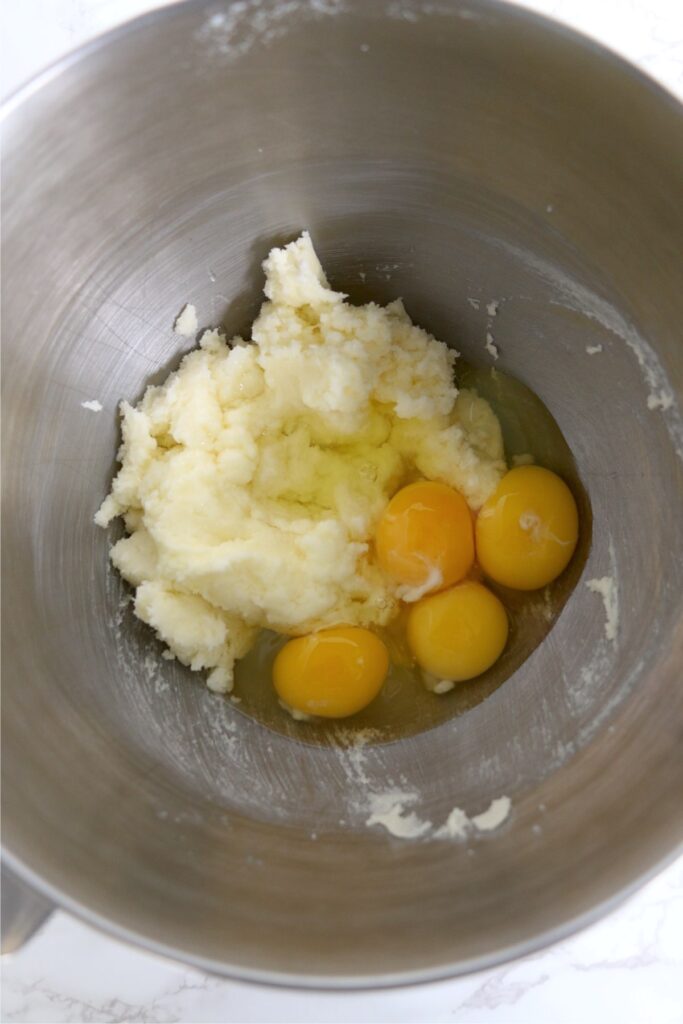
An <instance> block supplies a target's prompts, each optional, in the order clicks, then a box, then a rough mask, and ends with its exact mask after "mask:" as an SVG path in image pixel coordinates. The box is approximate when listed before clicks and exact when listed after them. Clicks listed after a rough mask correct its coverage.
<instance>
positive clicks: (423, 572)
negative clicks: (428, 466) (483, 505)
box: [375, 480, 474, 601]
mask: <svg viewBox="0 0 683 1024" xmlns="http://www.w3.org/2000/svg"><path fill="white" fill-rule="evenodd" d="M375 547H376V551H377V559H378V561H379V563H380V565H381V566H382V568H383V569H385V571H386V572H388V573H389V575H390V576H393V578H394V579H395V580H397V581H398V582H399V583H401V584H403V588H404V592H403V594H402V595H401V596H403V597H404V599H405V600H407V601H414V600H417V599H418V598H419V597H421V596H422V595H423V594H427V593H432V592H433V591H436V590H441V589H443V588H444V587H450V586H452V585H453V584H454V583H457V582H458V580H461V579H462V578H463V576H465V575H466V573H467V572H469V570H470V568H471V567H472V563H473V561H474V530H473V526H472V515H471V513H470V509H469V506H468V504H467V502H466V501H465V499H464V498H463V496H462V494H460V493H459V492H458V491H454V490H453V488H452V487H448V486H447V485H446V484H442V483H433V482H431V481H428V480H423V481H420V482H418V483H414V484H409V485H408V486H407V487H404V488H402V490H400V491H398V492H397V493H396V494H395V495H394V496H393V498H392V499H391V501H390V502H389V504H388V505H387V507H386V509H385V510H384V512H383V514H382V518H381V519H380V521H379V524H378V526H377V533H376V535H375Z"/></svg>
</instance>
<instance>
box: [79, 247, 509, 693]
mask: <svg viewBox="0 0 683 1024" xmlns="http://www.w3.org/2000/svg"><path fill="white" fill-rule="evenodd" d="M264 270H265V273H266V285H265V294H266V296H267V301H266V302H265V303H264V304H263V306H262V308H261V311H260V313H259V316H258V318H257V319H256V321H255V323H254V325H253V328H252V337H251V341H250V342H246V341H244V340H242V339H241V338H233V339H232V340H231V341H228V340H226V338H225V337H224V336H223V335H222V334H220V333H219V332H218V331H207V332H206V333H205V334H204V335H203V337H202V340H201V343H200V346H199V348H198V349H196V350H195V351H193V352H191V353H190V354H189V355H187V356H186V357H185V358H184V359H183V361H182V363H181V365H180V367H179V369H178V370H177V372H175V373H172V374H171V375H170V376H169V378H168V379H167V380H166V382H165V383H164V384H163V385H161V386H160V387H150V388H148V389H147V391H146V393H145V395H144V397H143V399H142V401H141V402H140V403H139V405H138V406H136V407H132V406H131V405H129V404H128V403H127V402H123V403H122V405H121V414H122V420H123V424H122V429H123V444H122V446H121V449H120V452H119V460H120V462H121V468H120V470H119V472H118V475H117V476H116V478H115V480H114V482H113V484H112V490H111V494H110V495H109V496H108V497H107V498H106V499H105V501H104V503H103V504H102V507H101V508H100V510H99V512H98V513H97V515H96V517H95V521H96V522H97V523H98V524H99V525H100V526H107V524H108V523H109V522H110V521H111V520H112V519H113V518H114V517H115V516H119V515H120V516H123V518H124V522H125V525H126V529H127V531H128V534H129V536H127V537H125V538H124V539H122V540H120V541H119V542H118V543H117V544H115V545H114V547H113V548H112V551H111V558H112V562H113V563H114V565H115V566H116V567H117V569H119V571H120V572H121V574H122V575H123V576H124V578H125V579H126V580H128V582H129V583H131V584H132V586H133V587H135V611H136V614H137V615H138V616H139V617H140V618H141V619H142V620H143V621H144V622H146V623H148V624H149V625H151V626H152V627H153V628H154V629H155V630H156V632H157V633H158V635H159V636H160V637H161V639H162V640H163V641H164V642H165V643H166V644H167V646H168V648H169V649H170V651H171V652H172V653H173V654H174V655H175V656H176V657H177V658H178V659H179V660H180V661H182V662H183V663H184V664H186V665H189V666H190V667H191V668H193V669H196V670H200V669H208V670H209V675H208V685H209V686H210V687H211V689H213V690H217V691H221V692H226V691H228V690H230V689H231V687H232V677H233V666H234V662H235V659H237V658H240V657H242V656H243V655H244V654H245V653H246V652H247V651H248V650H249V648H250V646H251V644H252V643H253V641H254V638H255V636H256V633H257V631H258V629H259V628H262V627H266V628H269V629H274V630H277V631H279V632H282V633H288V634H304V633H308V632H310V631H312V630H316V629H319V628H321V627H323V626H329V625H333V624H338V623H343V624H346V625H361V626H373V625H383V624H386V623H387V622H388V621H389V620H390V619H391V618H392V616H393V615H394V614H395V613H396V610H397V607H398V596H397V584H396V583H395V582H394V581H393V580H391V579H390V578H389V577H388V576H387V575H386V574H385V573H384V572H383V570H382V569H380V567H379V566H378V565H377V564H376V562H375V560H374V556H373V550H372V546H371V538H372V536H373V534H374V531H375V528H376V525H377V522H378V519H379V517H380V515H381V513H382V510H383V509H384V507H385V506H386V504H387V502H388V500H389V498H390V497H391V496H392V495H393V494H394V493H395V492H396V491H397V489H398V488H399V487H401V486H402V485H404V484H405V483H407V482H409V481H411V480H414V479H418V478H421V477H427V478H429V479H432V480H439V481H443V482H445V483H448V484H450V485H451V486H452V487H454V488H456V489H457V490H458V491H460V492H461V494H463V495H464V497H465V498H466V499H467V502H468V504H469V505H470V507H471V508H472V509H475V510H476V509H478V508H479V507H480V506H481V505H482V504H483V503H484V501H486V499H487V498H488V497H489V496H490V495H491V494H492V493H493V492H494V491H495V489H496V487H497V485H498V483H499V481H500V479H501V477H502V475H503V473H504V471H505V463H504V458H503V443H502V437H501V432H500V427H499V424H498V421H497V419H496V417H495V416H494V414H493V412H492V410H491V408H490V407H489V405H488V404H487V403H486V402H485V401H484V400H483V399H480V398H479V397H478V396H477V395H476V394H475V393H474V392H470V391H460V392H458V390H457V388H456V387H455V384H454V379H453V364H454V360H455V353H454V352H453V351H452V350H451V349H449V348H448V347H447V346H446V345H444V344H443V343H441V342H439V341H436V340H435V339H434V338H433V337H431V335H429V334H427V333H426V331H423V330H421V329H420V328H419V327H416V326H414V325H413V324H412V323H411V321H410V318H409V317H408V315H407V313H406V312H405V310H404V308H403V305H402V303H401V302H400V301H397V302H393V303H391V304H390V305H388V306H386V307H384V308H382V307H380V306H377V305H375V304H374V303H369V304H368V305H366V306H360V307H358V306H352V305H350V304H348V303H347V302H345V296H344V295H342V294H340V293H338V292H334V291H332V290H331V289H330V287H329V285H328V283H327V280H326V278H325V275H324V273H323V270H322V267H321V266H320V263H319V261H318V258H317V256H316V254H315V251H314V249H313V246H312V244H311V240H310V238H309V236H308V234H307V233H304V234H303V235H302V236H301V237H300V238H299V239H298V240H297V241H296V242H292V243H291V244H290V245H288V246H285V247H284V248H282V249H273V250H272V252H271V253H270V255H269V256H268V258H267V259H266V261H265V263H264Z"/></svg>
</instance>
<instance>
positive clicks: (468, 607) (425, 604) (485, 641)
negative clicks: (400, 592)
mask: <svg viewBox="0 0 683 1024" xmlns="http://www.w3.org/2000/svg"><path fill="white" fill-rule="evenodd" d="M407 633H408V643H409V645H410V649H411V650H412V652H413V654H414V656H415V659H416V661H417V663H418V665H420V667H421V668H423V669H424V670H425V672H429V673H430V674H431V675H433V676H436V677H437V679H449V680H452V681H453V682H462V681H463V680H465V679H474V677H475V676H478V675H481V673H482V672H485V671H486V669H487V668H490V667H491V665H493V663H494V662H495V661H497V659H498V658H499V657H500V655H501V654H502V652H503V648H504V647H505V644H506V642H507V636H508V618H507V614H506V612H505V609H504V607H503V605H502V604H501V602H500V601H499V600H498V598H497V597H496V595H495V594H493V593H491V591H490V590H488V589H487V587H484V586H483V585H482V584H481V583H474V582H470V581H467V582H465V583H460V584H459V585H458V586H457V587H453V588H452V589H451V590H445V591H443V592H442V593H440V594H432V595H431V596H430V597H425V598H424V599H423V600H422V601H419V602H418V603H417V604H416V605H414V606H413V607H412V608H411V609H410V613H409V616H408V627H407Z"/></svg>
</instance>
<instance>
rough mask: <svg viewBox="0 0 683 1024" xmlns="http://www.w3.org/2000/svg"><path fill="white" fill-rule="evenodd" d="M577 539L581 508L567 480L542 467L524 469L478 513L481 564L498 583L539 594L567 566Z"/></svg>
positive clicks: (508, 477) (514, 473)
mask: <svg viewBox="0 0 683 1024" xmlns="http://www.w3.org/2000/svg"><path fill="white" fill-rule="evenodd" d="M578 535H579V517H578V512H577V508H576V502H575V501H574V498H573V496H572V493H571V491H570V490H569V488H568V487H567V485H566V484H565V482H564V480H562V479H561V478H560V477H559V476H557V475H556V474H555V473H552V472H551V471H550V470H549V469H542V468H541V467H540V466H520V467H518V468H517V469H511V470H510V472H509V473H506V474H505V476H504V477H503V479H502V480H501V482H500V485H499V486H498V490H497V491H496V492H495V494H494V495H493V496H492V497H491V498H489V500H488V501H487V502H486V503H485V504H484V505H483V506H482V508H481V510H480V512H479V515H478V517H477V522H476V545H477V558H478V560H479V564H480V565H481V567H482V569H483V570H484V572H485V573H486V575H487V576H490V577H491V579H494V580H496V582H498V583H502V584H503V585H504V586H507V587H514V588H515V589H516V590H536V589H537V588H538V587H544V586H545V585H546V584H547V583H550V582H551V581H552V580H554V579H555V578H556V577H557V576H559V575H560V573H561V572H562V570H563V569H564V568H565V567H566V566H567V564H568V562H569V560H570V558H571V557H572V555H573V553H574V549H575V547H576V542H577V540H578Z"/></svg>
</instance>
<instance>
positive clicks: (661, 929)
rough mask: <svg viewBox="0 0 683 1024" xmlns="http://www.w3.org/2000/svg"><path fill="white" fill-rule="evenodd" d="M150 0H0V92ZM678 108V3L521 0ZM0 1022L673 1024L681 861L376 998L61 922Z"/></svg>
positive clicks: (10, 989) (681, 85)
mask: <svg viewBox="0 0 683 1024" xmlns="http://www.w3.org/2000/svg"><path fill="white" fill-rule="evenodd" d="M157 6H161V3H160V2H157V0H8V2H7V3H6V4H4V5H3V10H2V17H3V27H4V31H3V51H4V52H3V54H2V69H1V79H0V90H1V92H2V94H3V95H7V93H8V92H10V91H12V90H13V89H14V88H16V86H18V85H19V84H21V82H23V81H24V80H26V79H27V78H28V77H29V76H30V75H32V74H33V73H34V72H35V71H37V70H38V69H39V68H41V67H42V66H44V65H45V64H47V63H49V62H50V61H52V60H54V59H55V58H56V57H59V56H60V54H62V53H63V52H65V51H66V50H69V49H71V48H73V47H74V46H77V45H79V44H80V43H81V42H83V41H85V40H86V39H88V38H89V37H91V36H93V35H95V34H96V33H99V32H101V31H104V30H106V29H108V28H111V27H113V26H114V25H116V24H118V23H119V22H121V21H124V20H125V19H127V18H131V17H134V16H135V15H137V14H140V13H142V12H143V11H146V10H149V9H151V8H153V7H157ZM526 6H528V7H532V8H533V9H535V10H537V11H540V12H542V13H545V14H549V15H552V16H554V17H556V18H558V19H559V20H561V21H565V22H567V23H569V24H571V25H573V26H575V27H576V28H578V29H581V30H582V31H584V32H586V33H587V34H589V35H591V36H593V37H594V38H597V39H599V40H601V41H602V42H604V43H606V44H607V45H608V46H610V47H611V48H612V49H614V50H617V51H618V52H620V53H622V54H623V55H624V56H625V57H627V58H628V59H630V60H631V61H633V62H634V63H636V64H638V65H640V67H642V68H643V69H644V70H646V71H647V72H648V73H649V74H650V75H652V76H653V77H654V78H656V79H658V80H659V81H660V82H661V83H662V84H664V85H665V86H666V87H667V88H668V89H670V90H671V91H672V92H675V93H676V94H677V95H678V96H683V3H682V2H681V0H526ZM0 1019H1V1020H2V1021H3V1022H14V1021H17V1022H19V1021H39V1022H43V1024H53V1022H55V1024H56V1022H58V1021H73V1022H78V1024H85V1022H91V1021H92V1022H119V1021H120V1022H130V1024H132V1022H143V1024H157V1022H165V1021H181V1022H187V1024H189V1022H195V1021H196V1022H210V1021H219V1022H225V1024H229V1022H230V1024H232V1022H235V1024H242V1022H273V1024H286V1022H290V1021H291V1022H303V1021H310V1022H316V1024H318V1022H320V1024H322V1022H327V1021H330V1022H333V1021H334V1022H347V1021H351V1020H353V1021H354V1022H357V1024H363V1022H382V1024H385V1022H386V1024H392V1022H400V1024H407V1022H417V1021H421V1022H424V1021H428V1022H441V1021H451V1022H453V1024H488V1022H491V1024H512V1022H520V1024H561V1022H567V1024H577V1022H581V1024H603V1022H605V1021H607V1020H614V1021H619V1024H640V1022H643V1024H675V1022H676V1024H683V859H681V860H679V861H678V862H677V863H675V864H673V865H672V866H671V867H670V868H668V870H666V871H665V872H664V873H663V874H661V875H660V876H659V877H658V878H657V879H655V880H654V881H652V882H650V883H649V885H647V886H646V887H645V888H644V889H642V890H641V892H640V893H638V894H637V895H636V896H635V897H633V898H632V899H631V900H629V901H628V903H626V904H625V905H624V906H623V907H622V908H620V909H619V910H618V911H616V912H614V913H613V914H612V915H611V916H610V917H608V918H607V919H606V920H604V921H601V922H600V923H599V924H597V925H594V926H593V927H592V928H589V929H588V930H587V931H584V932H583V933H581V934H580V935H577V936H575V937H574V938H572V939H570V940H568V941H566V942H563V943H560V944H559V945H557V946H554V947H552V948H551V949H548V950H545V951H543V952H540V953H537V954H536V955H534V956H531V957H527V958H526V959H525V960H521V961H518V962H516V963H513V964H509V965H506V966H504V967H499V968H496V969H495V970H492V971H489V972H487V973H484V974H479V975H475V976H472V977H469V978H462V979H457V980H455V981H450V982H441V983H439V984H433V985H428V986H421V987H418V988H412V989H396V990H393V991H383V992H376V993H357V994H355V993H350V994H339V993H329V994H325V993H310V992H308V993H307V992H289V991H281V990H276V989H267V988H262V987H257V986H254V985H245V984H241V983H236V982H230V981H224V980H221V979H218V978H213V977H208V976H206V975H203V974H201V973H200V972H199V971H195V970H189V969H187V968H185V967H182V966H178V965H175V964H173V963H170V962H166V961H164V960H161V959H159V958H157V957H155V956H151V955H148V954H145V953H141V952H138V951H137V950H134V949H130V948H128V947H126V946H124V945H122V944H121V943H119V942H117V941H115V940H113V939H110V938H107V937H106V936H103V935H100V934H98V933H96V932H94V931H92V930H91V929H90V928H88V927H86V926H85V925H83V924H80V923H79V922H77V921H75V920H73V919H72V918H70V917H69V916H68V915H66V914H63V913H57V914H55V915H54V916H53V917H52V918H51V919H50V920H49V921H48V923H47V924H46V925H45V926H44V927H43V929H42V931H41V932H40V933H39V934H38V935H37V936H35V937H34V939H33V940H32V941H31V942H30V943H29V944H28V945H27V946H25V947H24V949H23V950H21V951H20V952H19V953H17V954H15V955H13V956H10V957H7V958H5V959H4V960H3V962H2V1010H1V1013H0Z"/></svg>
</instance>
